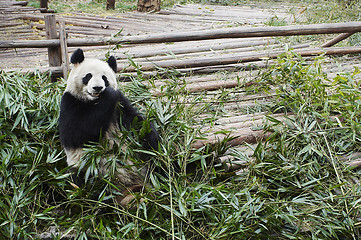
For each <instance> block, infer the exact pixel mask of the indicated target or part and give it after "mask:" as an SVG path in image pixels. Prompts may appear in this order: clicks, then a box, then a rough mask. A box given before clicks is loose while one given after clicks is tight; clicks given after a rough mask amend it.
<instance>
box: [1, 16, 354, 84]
mask: <svg viewBox="0 0 361 240" xmlns="http://www.w3.org/2000/svg"><path fill="white" fill-rule="evenodd" d="M44 20H45V28H46V36H47V39H45V40H24V41H21V40H8V41H0V48H48V60H49V68H48V69H47V71H50V72H52V74H53V75H54V76H59V75H62V76H64V77H65V78H66V76H67V72H68V70H69V61H68V47H84V46H105V45H117V44H122V45H132V44H151V43H167V42H181V41H195V40H198V41H200V40H209V39H222V38H225V39H226V38H227V39H229V38H250V37H253V38H257V37H276V36H295V35H314V34H335V33H339V34H340V35H338V36H337V37H336V38H334V39H332V40H331V41H329V42H327V43H325V44H323V45H322V46H321V47H319V48H314V49H306V50H305V49H303V50H302V49H300V50H296V52H297V53H298V54H300V55H301V56H314V55H319V54H326V55H342V54H355V53H361V47H339V48H335V47H332V46H333V45H335V44H336V43H338V42H340V41H342V40H344V39H346V38H348V37H349V36H351V35H352V34H354V33H356V32H361V22H346V23H327V24H311V25H297V26H280V27H248V28H246V27H235V28H222V29H214V30H199V31H189V32H171V33H157V34H148V35H138V36H123V37H102V38H89V39H67V37H66V36H67V34H66V30H65V25H66V24H67V22H66V20H62V21H58V22H57V21H56V19H55V15H46V16H45V18H44ZM57 25H58V27H57ZM281 53H282V51H273V52H271V53H249V54H247V53H242V54H234V55H233V56H231V57H229V56H228V57H227V56H226V57H217V58H208V57H205V58H202V59H196V60H194V59H172V60H161V61H156V62H149V63H143V64H142V70H145V71H147V70H154V69H156V68H159V67H161V68H192V67H200V66H217V65H218V66H219V65H225V64H235V63H240V62H242V63H244V62H252V61H258V60H261V59H264V58H269V59H273V58H276V57H277V56H278V55H279V54H281ZM120 68H122V69H118V70H121V71H125V72H132V71H135V69H134V68H133V67H128V68H127V69H123V66H120Z"/></svg>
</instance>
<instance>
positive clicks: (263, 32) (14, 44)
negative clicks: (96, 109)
mask: <svg viewBox="0 0 361 240" xmlns="http://www.w3.org/2000/svg"><path fill="white" fill-rule="evenodd" d="M65 24H66V21H65ZM355 32H361V22H346V23H324V24H311V25H297V26H280V27H250V28H244V27H237V28H225V29H214V30H201V31H189V32H175V33H159V34H149V35H139V36H124V37H122V38H111V37H106V38H92V39H68V41H67V42H68V46H69V47H77V46H79V47H80V46H102V45H116V44H144V43H165V42H181V41H196V40H208V39H220V38H249V37H277V36H296V35H314V34H332V33H355ZM55 46H60V40H58V39H47V40H28V41H21V40H17V41H0V48H46V47H55Z"/></svg>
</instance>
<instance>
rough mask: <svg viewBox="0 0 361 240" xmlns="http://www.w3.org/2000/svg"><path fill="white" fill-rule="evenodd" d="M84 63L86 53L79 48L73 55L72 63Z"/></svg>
mask: <svg viewBox="0 0 361 240" xmlns="http://www.w3.org/2000/svg"><path fill="white" fill-rule="evenodd" d="M83 61H84V53H83V50H81V49H80V48H78V49H77V50H76V51H75V52H73V55H71V58H70V62H71V63H72V64H77V63H81V62H83Z"/></svg>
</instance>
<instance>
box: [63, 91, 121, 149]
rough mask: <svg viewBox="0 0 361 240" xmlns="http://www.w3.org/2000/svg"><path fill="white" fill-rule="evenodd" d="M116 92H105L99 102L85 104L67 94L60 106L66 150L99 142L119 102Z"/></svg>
mask: <svg viewBox="0 0 361 240" xmlns="http://www.w3.org/2000/svg"><path fill="white" fill-rule="evenodd" d="M118 97H119V96H118V94H117V93H116V92H115V91H113V92H112V91H104V93H102V96H101V97H100V98H99V101H97V102H83V101H81V100H79V99H77V98H75V97H74V96H72V94H70V93H69V92H65V93H64V95H63V97H62V100H61V106H60V116H59V131H60V140H61V142H62V145H63V146H64V147H65V148H68V149H69V148H71V149H76V148H80V147H82V146H83V144H84V143H87V142H90V141H91V142H97V141H99V139H100V136H101V132H103V133H104V132H106V131H107V129H108V127H109V125H110V122H111V121H112V116H113V113H114V109H115V106H116V104H117V102H118Z"/></svg>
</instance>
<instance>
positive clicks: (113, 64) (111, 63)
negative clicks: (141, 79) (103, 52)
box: [107, 56, 117, 73]
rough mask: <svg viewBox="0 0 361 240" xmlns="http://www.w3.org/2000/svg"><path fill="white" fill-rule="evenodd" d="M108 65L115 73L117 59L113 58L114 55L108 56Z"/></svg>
mask: <svg viewBox="0 0 361 240" xmlns="http://www.w3.org/2000/svg"><path fill="white" fill-rule="evenodd" d="M107 63H108V65H109V67H110V68H111V69H113V71H114V72H115V73H116V72H117V60H116V59H115V57H114V56H110V57H109V59H108V61H107Z"/></svg>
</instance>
